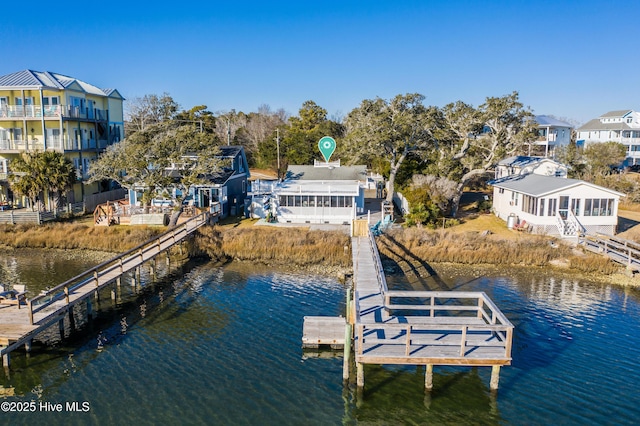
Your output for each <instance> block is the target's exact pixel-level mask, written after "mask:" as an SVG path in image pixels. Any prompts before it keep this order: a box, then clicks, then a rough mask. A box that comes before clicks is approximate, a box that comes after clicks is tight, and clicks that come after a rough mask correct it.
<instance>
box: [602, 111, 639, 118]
mask: <svg viewBox="0 0 640 426" xmlns="http://www.w3.org/2000/svg"><path fill="white" fill-rule="evenodd" d="M630 112H633V110H630V109H621V110H618V111H609V112H607V113H604V114H602V115H601V116H600V117H601V118H603V117H607V118H611V117H618V118H622V117H624V116H625V115H627V114H629V113H630Z"/></svg>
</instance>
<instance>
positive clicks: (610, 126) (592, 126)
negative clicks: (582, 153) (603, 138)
mask: <svg viewBox="0 0 640 426" xmlns="http://www.w3.org/2000/svg"><path fill="white" fill-rule="evenodd" d="M629 129H631V127H629V125H628V124H627V123H623V122H618V123H603V122H601V121H600V119H599V118H594V119H593V120H589V121H587V122H586V123H585V124H583V125H582V126H580V127H579V128H578V129H577V130H578V131H581V132H583V131H586V130H629Z"/></svg>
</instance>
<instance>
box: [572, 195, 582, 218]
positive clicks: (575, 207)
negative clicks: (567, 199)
mask: <svg viewBox="0 0 640 426" xmlns="http://www.w3.org/2000/svg"><path fill="white" fill-rule="evenodd" d="M571 212H572V213H573V214H574V215H575V216H579V215H580V198H572V199H571Z"/></svg>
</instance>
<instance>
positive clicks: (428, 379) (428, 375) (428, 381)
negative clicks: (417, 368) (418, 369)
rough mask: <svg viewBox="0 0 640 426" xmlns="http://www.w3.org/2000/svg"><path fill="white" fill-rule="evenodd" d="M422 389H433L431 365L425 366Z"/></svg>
mask: <svg viewBox="0 0 640 426" xmlns="http://www.w3.org/2000/svg"><path fill="white" fill-rule="evenodd" d="M424 388H425V389H426V390H428V391H430V390H431V389H433V364H427V371H426V372H425V374H424Z"/></svg>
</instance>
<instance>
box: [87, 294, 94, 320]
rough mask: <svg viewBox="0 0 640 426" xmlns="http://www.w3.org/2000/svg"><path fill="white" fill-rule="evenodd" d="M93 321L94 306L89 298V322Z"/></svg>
mask: <svg viewBox="0 0 640 426" xmlns="http://www.w3.org/2000/svg"><path fill="white" fill-rule="evenodd" d="M91 319H93V305H92V304H91V299H90V298H87V320H91Z"/></svg>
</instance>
